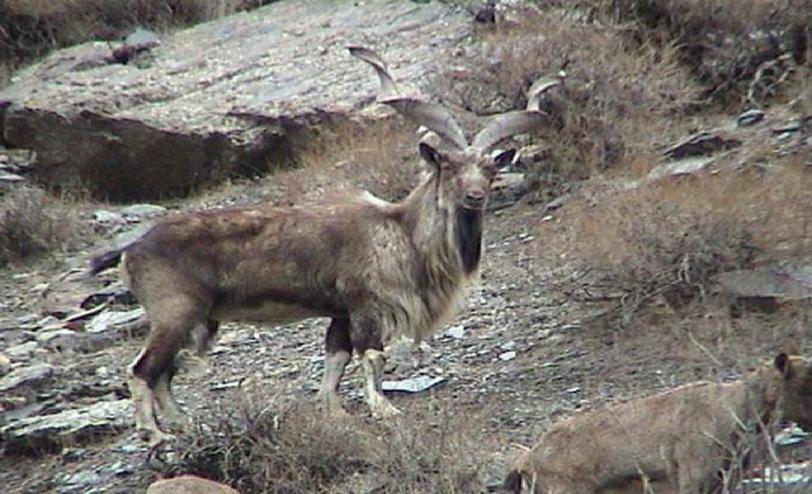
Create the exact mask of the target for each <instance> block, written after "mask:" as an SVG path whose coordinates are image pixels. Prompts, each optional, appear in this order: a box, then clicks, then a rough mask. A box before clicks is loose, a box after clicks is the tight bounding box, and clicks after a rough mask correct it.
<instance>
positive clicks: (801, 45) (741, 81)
mask: <svg viewBox="0 0 812 494" xmlns="http://www.w3.org/2000/svg"><path fill="white" fill-rule="evenodd" d="M582 4H584V5H588V6H590V7H592V8H593V9H594V10H593V12H595V11H596V12H599V13H603V14H604V15H605V18H608V20H609V21H610V22H622V23H627V24H628V25H629V27H630V28H632V32H633V33H634V35H635V37H636V38H637V39H638V41H639V42H642V43H645V44H649V43H652V42H653V43H660V44H663V43H664V44H668V45H672V44H676V45H677V46H679V50H680V60H681V61H682V62H683V63H684V64H686V65H687V66H688V67H690V68H691V70H692V72H693V74H695V75H696V76H697V77H698V78H699V79H700V80H701V81H702V82H703V83H704V84H705V86H706V89H705V91H704V95H705V96H706V97H709V98H710V99H711V100H712V101H715V102H719V103H724V104H729V105H735V106H739V105H741V104H742V103H746V104H753V103H756V104H759V103H763V102H764V101H762V100H759V101H747V100H748V98H747V93H748V91H749V90H750V86H751V84H752V83H753V80H754V78H756V77H757V72H758V71H759V68H760V67H762V66H763V65H764V64H765V63H767V62H769V61H771V60H775V59H776V58H777V57H779V55H781V54H784V53H787V54H788V55H789V58H791V60H792V63H794V64H795V65H804V64H805V63H807V61H808V60H809V58H810V56H809V53H808V51H809V39H808V38H809V35H810V28H812V9H810V8H809V2H808V1H807V0H751V1H747V2H741V1H739V0H587V1H586V2H582ZM786 62H789V59H788V60H786ZM787 68H788V67H784V68H778V70H781V71H784V70H786V69H787ZM805 72H806V71H804V70H801V71H796V73H795V74H794V78H795V79H797V80H802V79H803V78H804V77H805V76H804V73H805ZM756 96H757V97H760V98H764V97H766V96H770V95H769V94H757V95H756Z"/></svg>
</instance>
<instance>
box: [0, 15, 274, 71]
mask: <svg viewBox="0 0 812 494" xmlns="http://www.w3.org/2000/svg"><path fill="white" fill-rule="evenodd" d="M272 1H273V0H0V67H2V66H3V65H6V66H8V67H7V69H8V70H7V72H10V68H11V67H14V66H18V65H19V64H21V63H25V62H27V61H29V60H32V59H34V58H37V57H40V56H42V55H45V54H46V53H48V52H49V51H50V50H53V49H55V48H60V47H63V46H68V45H72V44H76V43H81V42H84V41H88V40H91V39H106V40H114V39H119V38H121V37H122V36H123V35H125V34H127V32H128V31H129V30H131V29H132V28H133V27H135V26H149V27H152V28H154V29H159V30H166V29H172V28H175V27H179V26H187V25H191V24H195V23H198V22H204V21H208V20H212V19H216V18H218V17H222V16H224V15H229V14H232V13H235V12H238V11H241V10H248V9H252V8H256V7H258V6H261V5H264V4H267V3H271V2H272ZM3 75H4V74H3V72H2V71H0V84H2V83H3V82H4V81H3ZM6 76H7V74H6Z"/></svg>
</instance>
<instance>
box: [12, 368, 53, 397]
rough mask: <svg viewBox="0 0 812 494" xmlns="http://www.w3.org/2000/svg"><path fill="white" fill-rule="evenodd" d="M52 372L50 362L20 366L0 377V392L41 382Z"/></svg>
mask: <svg viewBox="0 0 812 494" xmlns="http://www.w3.org/2000/svg"><path fill="white" fill-rule="evenodd" d="M53 373H54V367H53V366H52V365H50V364H46V363H39V364H34V365H32V366H30V367H20V368H19V369H15V370H14V371H12V372H11V373H10V374H8V375H6V376H4V377H3V378H2V379H0V393H8V392H11V391H13V390H15V389H16V388H18V387H20V386H23V385H32V384H36V383H39V382H42V381H44V380H46V379H48V378H49V377H51V376H52V375H53Z"/></svg>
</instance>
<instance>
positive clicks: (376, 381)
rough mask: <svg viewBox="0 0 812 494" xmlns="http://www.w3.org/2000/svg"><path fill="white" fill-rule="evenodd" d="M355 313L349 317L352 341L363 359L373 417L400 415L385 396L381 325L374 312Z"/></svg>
mask: <svg viewBox="0 0 812 494" xmlns="http://www.w3.org/2000/svg"><path fill="white" fill-rule="evenodd" d="M364 312H365V313H361V314H357V313H356V314H353V315H352V316H351V317H350V318H351V319H352V324H351V325H350V340H351V341H352V346H353V349H354V350H355V351H356V352H357V353H358V355H359V356H360V357H361V366H362V367H363V369H364V379H365V382H364V395H365V397H366V401H367V404H368V405H369V409H370V411H371V412H372V416H373V417H376V418H387V417H393V416H395V415H400V410H398V409H397V408H396V407H395V406H394V405H392V404H391V403H390V402H389V400H387V399H386V397H385V396H384V395H383V369H384V366H385V365H386V356H385V355H384V353H383V339H382V331H381V327H382V326H381V323H380V322H379V321H378V317H376V315H374V314H375V312H373V311H364Z"/></svg>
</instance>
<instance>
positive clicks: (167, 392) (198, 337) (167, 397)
mask: <svg viewBox="0 0 812 494" xmlns="http://www.w3.org/2000/svg"><path fill="white" fill-rule="evenodd" d="M218 328H219V323H218V322H217V321H211V320H210V321H208V323H207V324H197V325H196V326H195V327H194V328H193V329H192V333H191V334H192V339H193V341H192V344H193V345H194V349H193V350H194V351H195V353H196V356H197V357H198V358H203V356H204V355H205V353H206V351H208V350H209V347H210V344H211V340H212V339H213V338H214V335H215V334H216V333H217V329H218ZM177 371H178V356H176V357H175V359H174V361H173V362H172V365H170V366H169V368H168V369H167V370H166V371H165V372H164V373H163V374H161V377H159V378H158V381H157V382H156V383H155V398H156V400H157V405H158V411H159V413H160V416H161V418H162V419H163V420H161V424H163V425H166V426H168V427H169V428H171V429H173V430H178V431H183V430H185V429H186V427H187V426H188V425H189V417H188V415H187V414H186V413H184V411H183V409H181V407H180V405H178V402H177V401H176V400H175V396H174V394H173V393H172V378H173V377H174V376H175V374H176V373H177Z"/></svg>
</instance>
